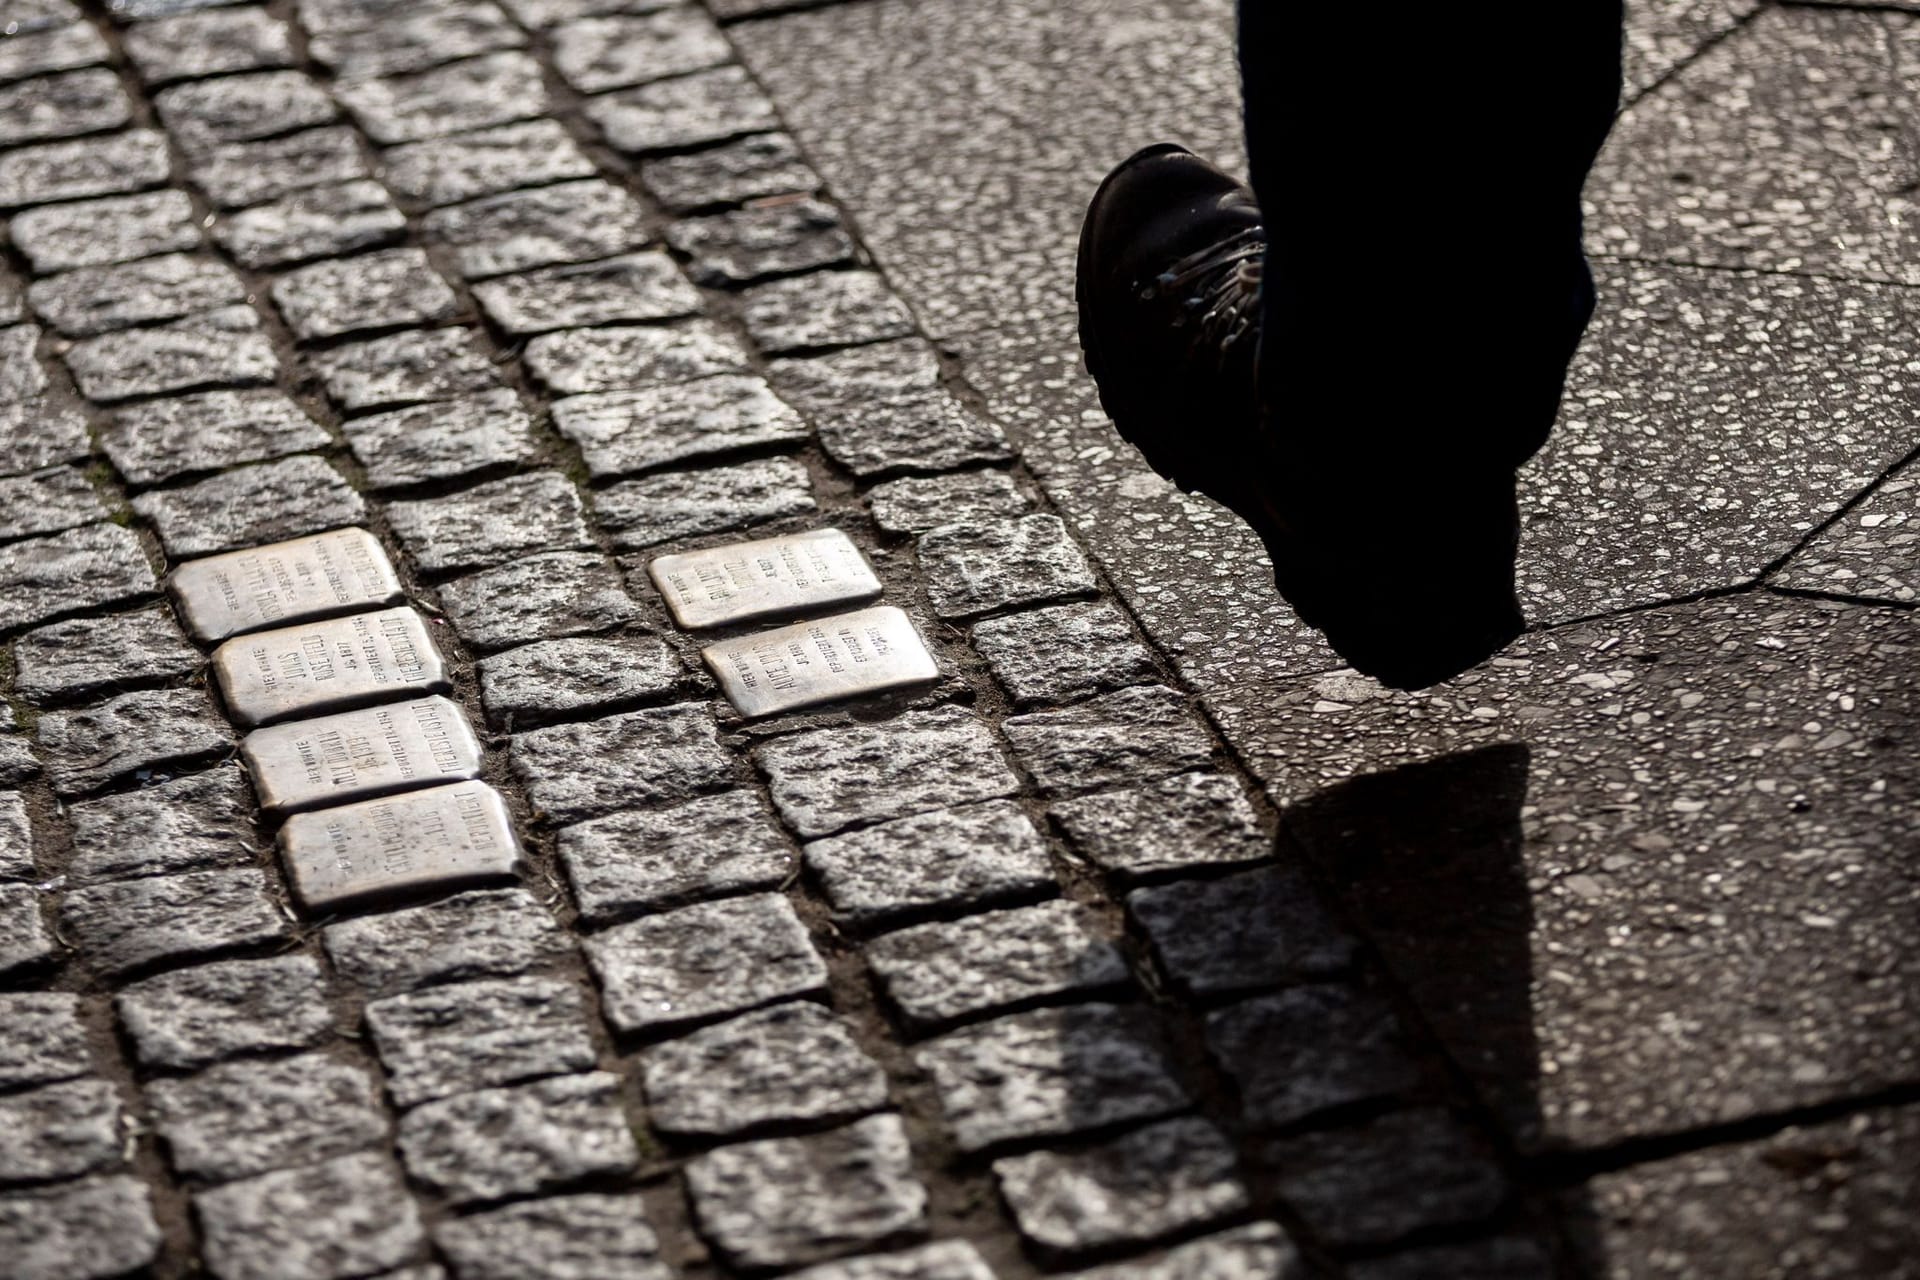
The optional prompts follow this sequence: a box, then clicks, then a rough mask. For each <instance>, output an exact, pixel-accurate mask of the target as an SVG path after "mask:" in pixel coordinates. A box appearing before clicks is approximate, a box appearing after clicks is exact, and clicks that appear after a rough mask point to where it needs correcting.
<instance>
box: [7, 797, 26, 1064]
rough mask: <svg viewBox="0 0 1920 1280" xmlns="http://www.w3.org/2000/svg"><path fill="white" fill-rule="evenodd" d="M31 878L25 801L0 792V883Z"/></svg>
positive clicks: (22, 798) (23, 798)
mask: <svg viewBox="0 0 1920 1280" xmlns="http://www.w3.org/2000/svg"><path fill="white" fill-rule="evenodd" d="M33 877H34V870H33V824H32V823H31V822H30V821H28V819H27V802H26V798H25V797H24V796H22V795H21V794H20V793H19V792H17V791H0V880H31V879H33ZM0 1074H4V1073H3V1072H0Z"/></svg>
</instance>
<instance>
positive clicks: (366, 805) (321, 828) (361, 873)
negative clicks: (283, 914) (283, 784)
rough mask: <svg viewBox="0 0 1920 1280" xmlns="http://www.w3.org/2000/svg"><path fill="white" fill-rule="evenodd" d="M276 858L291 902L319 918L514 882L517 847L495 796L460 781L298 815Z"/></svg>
mask: <svg viewBox="0 0 1920 1280" xmlns="http://www.w3.org/2000/svg"><path fill="white" fill-rule="evenodd" d="M280 854H281V857H282V858H283V859H285V861H286V867H287V875H288V878H289V879H290V880H291V881H292V882H293V892H294V896H295V897H297V898H298V899H299V900H300V905H301V906H302V907H304V908H305V909H306V910H308V911H315V912H318V911H327V910H331V909H333V908H336V907H341V906H346V905H348V904H353V903H362V902H369V901H375V900H380V899H391V898H404V897H408V896H412V895H417V894H420V893H424V892H427V891H429V890H439V889H451V888H461V887H465V886H467V885H471V884H476V883H481V882H484V881H489V880H498V879H501V878H503V877H506V876H511V875H512V874H513V871H514V867H515V865H516V864H517V863H518V862H519V860H520V845H519V843H518V842H517V841H516V840H515V839H514V835H513V824H512V822H511V821H510V820H509V818H508V816H507V805H506V802H505V801H504V800H503V799H501V796H500V793H499V792H498V791H495V790H494V789H493V788H492V787H490V786H488V785H487V784H486V783H484V782H461V783H456V784H454V785H452V786H446V787H429V788H428V789H426V790H424V791H408V792H406V793H404V794H401V795H395V796H386V797H383V798H381V799H378V800H364V801H361V802H360V803H358V804H346V805H341V806H339V807H338V808H333V809H321V810H318V811H316V812H313V813H296V814H294V815H293V816H292V817H290V818H288V819H287V822H286V825H285V826H283V827H281V828H280Z"/></svg>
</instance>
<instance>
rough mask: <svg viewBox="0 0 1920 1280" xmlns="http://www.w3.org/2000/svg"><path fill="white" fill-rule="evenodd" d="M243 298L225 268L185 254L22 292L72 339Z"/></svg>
mask: <svg viewBox="0 0 1920 1280" xmlns="http://www.w3.org/2000/svg"><path fill="white" fill-rule="evenodd" d="M246 299H247V286H246V284H245V282H244V281H242V280H241V279H240V277H239V276H238V275H236V274H234V272H233V271H232V270H231V269H230V268H227V267H225V266H222V265H221V264H220V263H218V262H215V261H214V260H213V259H211V258H202V257H197V256H195V255H193V254H189V253H169V254H163V255H162V256H160V257H157V258H147V259H144V260H142V261H140V262H123V263H117V264H115V265H112V266H105V267H77V268H75V269H74V270H72V271H64V272H61V273H60V274H59V275H57V276H48V277H46V278H45V279H42V280H36V281H35V282H34V283H33V284H32V285H31V286H30V287H29V288H28V289H27V301H28V302H29V303H31V304H32V305H33V309H34V310H35V311H36V312H38V313H39V314H40V315H41V317H43V318H44V319H45V320H47V321H48V322H49V323H50V324H52V325H53V326H54V327H55V328H57V329H59V330H60V331H61V332H62V333H66V334H71V335H73V336H74V337H86V336H88V335H91V334H96V333H105V332H108V331H109V330H112V329H124V328H126V327H127V326H129V325H136V324H147V323H150V322H152V321H155V320H176V319H179V318H180V317H182V316H189V315H196V314H198V313H200V312H203V311H212V310H215V309H216V308H219V307H224V306H230V305H234V304H237V303H242V302H245V301H246Z"/></svg>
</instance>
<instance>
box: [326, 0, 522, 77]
mask: <svg viewBox="0 0 1920 1280" xmlns="http://www.w3.org/2000/svg"><path fill="white" fill-rule="evenodd" d="M524 44H526V37H525V36H524V35H522V34H521V33H520V32H519V30H518V29H517V28H515V27H514V25H513V24H512V23H511V22H509V21H507V15H506V14H504V13H502V12H500V10H499V9H497V8H495V7H494V6H492V5H490V4H466V3H448V2H446V0H440V2H438V3H434V2H429V3H424V4H415V5H410V6H407V7H406V8H403V9H399V10H397V11H396V12H394V13H393V14H392V15H390V16H389V15H382V19H381V21H379V22H378V23H376V24H374V25H371V26H365V27H358V28H347V29H341V30H337V31H331V30H330V31H323V32H321V33H319V34H317V35H316V36H315V38H314V40H313V42H312V44H311V45H310V46H309V48H310V49H311V51H312V53H313V58H314V61H316V62H319V63H321V64H323V65H325V66H327V67H329V68H331V69H332V71H333V73H334V74H335V75H336V76H338V77H340V78H341V79H343V80H356V79H363V78H365V77H367V76H384V75H393V74H396V73H399V72H403V71H423V70H425V69H426V68H428V67H432V66H436V65H438V64H440V63H442V62H451V61H453V60H454V59H456V58H467V57H472V56H473V55H474V54H478V53H493V52H496V51H498V50H501V49H517V48H519V47H521V46H522V45H524Z"/></svg>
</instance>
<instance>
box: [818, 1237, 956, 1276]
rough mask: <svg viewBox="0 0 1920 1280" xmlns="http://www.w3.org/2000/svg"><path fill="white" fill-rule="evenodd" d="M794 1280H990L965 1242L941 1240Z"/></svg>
mask: <svg viewBox="0 0 1920 1280" xmlns="http://www.w3.org/2000/svg"><path fill="white" fill-rule="evenodd" d="M793 1280H993V1272H992V1271H991V1270H990V1269H989V1268H988V1267H987V1264H986V1260H985V1259H983V1258H982V1257H981V1256H980V1254H979V1251H978V1250H976V1249H975V1248H974V1247H973V1246H972V1245H970V1244H968V1243H967V1242H966V1241H964V1240H942V1241H940V1242H938V1243H937V1244H929V1245H922V1246H921V1247H920V1248H918V1249H907V1250H904V1251H902V1252H900V1253H882V1254H874V1255H871V1256H868V1257H865V1258H852V1259H849V1260H848V1261H846V1262H828V1263H823V1264H822V1265H820V1266H817V1267H808V1268H807V1269H806V1270H805V1271H799V1272H795V1273H794V1277H793Z"/></svg>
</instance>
